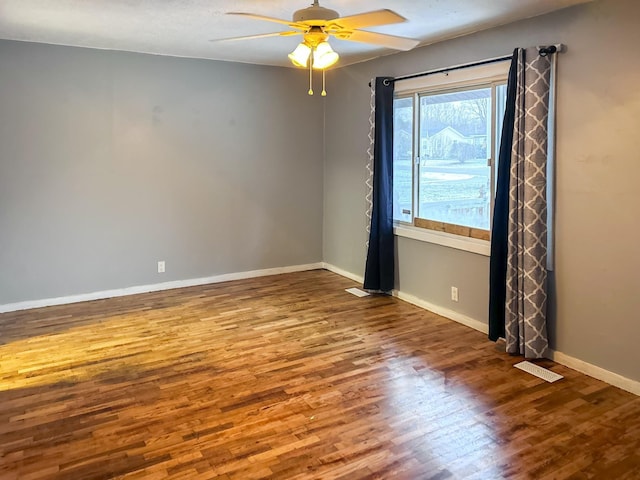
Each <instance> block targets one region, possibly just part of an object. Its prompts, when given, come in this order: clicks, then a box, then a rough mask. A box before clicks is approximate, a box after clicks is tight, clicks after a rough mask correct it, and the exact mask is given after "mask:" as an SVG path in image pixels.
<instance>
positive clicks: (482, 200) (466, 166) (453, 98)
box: [418, 88, 491, 230]
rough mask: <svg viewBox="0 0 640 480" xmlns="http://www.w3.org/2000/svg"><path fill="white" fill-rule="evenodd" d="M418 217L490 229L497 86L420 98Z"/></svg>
mask: <svg viewBox="0 0 640 480" xmlns="http://www.w3.org/2000/svg"><path fill="white" fill-rule="evenodd" d="M419 156H420V172H419V178H418V182H419V187H418V201H419V210H418V216H419V217H420V218H426V219H428V220H435V221H441V222H446V223H452V224H455V225H463V226H467V227H474V228H481V229H485V230H488V229H489V222H490V218H489V217H490V200H491V167H489V166H488V165H487V159H488V158H490V156H491V88H481V89H473V90H466V91H460V92H453V93H445V94H439V95H423V96H421V97H420V153H419Z"/></svg>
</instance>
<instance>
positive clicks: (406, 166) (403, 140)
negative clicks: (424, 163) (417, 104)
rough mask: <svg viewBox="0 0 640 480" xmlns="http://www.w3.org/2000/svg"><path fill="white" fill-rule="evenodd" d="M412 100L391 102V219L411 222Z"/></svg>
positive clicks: (402, 99)
mask: <svg viewBox="0 0 640 480" xmlns="http://www.w3.org/2000/svg"><path fill="white" fill-rule="evenodd" d="M412 152H413V98H411V97H409V98H396V99H395V100H394V102H393V218H394V220H399V221H401V222H411V221H412V216H411V207H412V203H413V202H412V198H413V187H412V176H413V175H412V168H413V162H412V160H411V159H412V157H413V153H412Z"/></svg>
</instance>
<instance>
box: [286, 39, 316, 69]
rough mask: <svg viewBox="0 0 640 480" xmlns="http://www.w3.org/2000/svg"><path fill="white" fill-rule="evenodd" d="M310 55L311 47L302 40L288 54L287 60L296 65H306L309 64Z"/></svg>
mask: <svg viewBox="0 0 640 480" xmlns="http://www.w3.org/2000/svg"><path fill="white" fill-rule="evenodd" d="M310 56H311V47H310V46H309V45H307V44H306V43H305V42H302V43H300V44H299V45H298V46H297V47H296V49H295V50H294V51H293V52H291V53H290V54H289V60H291V63H293V64H294V65H295V66H296V67H306V66H307V65H308V64H309V57H310Z"/></svg>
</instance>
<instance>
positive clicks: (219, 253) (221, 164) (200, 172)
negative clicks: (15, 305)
mask: <svg viewBox="0 0 640 480" xmlns="http://www.w3.org/2000/svg"><path fill="white" fill-rule="evenodd" d="M0 65H1V70H0V304H7V303H12V302H19V301H26V300H36V299H44V298H51V297H58V296H66V295H71V294H80V293H87V292H94V291H101V290H106V289H113V288H123V287H128V286H134V285H145V284H153V283H159V282H164V281H170V280H180V279H190V278H198V277H204V276H210V275H217V274H223V273H231V272H242V271H247V270H255V269H264V268H270V267H282V266H288V265H298V264H306V263H312V262H319V261H321V260H322V233H321V231H322V194H323V191H322V141H323V139H322V101H321V99H320V98H319V96H316V97H309V96H308V95H307V94H306V90H307V88H306V86H305V81H306V80H305V77H304V76H300V75H299V73H300V72H298V71H294V70H292V69H282V68H270V67H261V66H251V65H242V64H231V63H224V62H212V61H203V60H193V59H179V58H170V57H159V56H151V55H140V54H130V53H122V52H108V51H98V50H89V49H79V48H69V47H58V46H50V45H38V44H29V43H19V42H10V41H0ZM158 260H165V261H166V262H167V263H166V266H167V272H166V273H165V274H158V273H157V272H156V270H157V266H156V262H157V261H158Z"/></svg>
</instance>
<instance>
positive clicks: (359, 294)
mask: <svg viewBox="0 0 640 480" xmlns="http://www.w3.org/2000/svg"><path fill="white" fill-rule="evenodd" d="M345 291H346V292H349V293H350V294H351V295H355V296H356V297H368V296H369V293H367V292H365V291H364V290H360V289H359V288H355V287H354V288H346V289H345Z"/></svg>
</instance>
